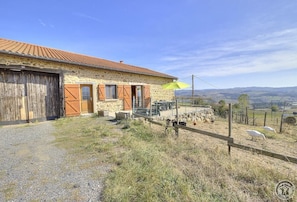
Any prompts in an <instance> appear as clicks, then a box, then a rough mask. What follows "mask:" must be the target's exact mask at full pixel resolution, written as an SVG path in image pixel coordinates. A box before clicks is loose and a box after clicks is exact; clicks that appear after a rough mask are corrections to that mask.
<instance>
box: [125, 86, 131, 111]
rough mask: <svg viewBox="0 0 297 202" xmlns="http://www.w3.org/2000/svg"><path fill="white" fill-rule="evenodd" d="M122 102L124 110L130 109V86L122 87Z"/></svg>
mask: <svg viewBox="0 0 297 202" xmlns="http://www.w3.org/2000/svg"><path fill="white" fill-rule="evenodd" d="M123 98H124V99H123V101H124V110H131V109H132V97H131V86H130V85H124V86H123Z"/></svg>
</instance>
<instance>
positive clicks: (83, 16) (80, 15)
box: [74, 13, 102, 23]
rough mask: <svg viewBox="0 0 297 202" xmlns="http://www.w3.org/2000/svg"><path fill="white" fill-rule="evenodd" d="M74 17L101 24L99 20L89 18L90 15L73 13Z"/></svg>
mask: <svg viewBox="0 0 297 202" xmlns="http://www.w3.org/2000/svg"><path fill="white" fill-rule="evenodd" d="M74 15H76V16H78V17H81V18H85V19H88V20H92V21H96V22H100V23H101V22H102V20H99V19H98V18H96V17H93V16H90V15H86V14H84V13H74Z"/></svg>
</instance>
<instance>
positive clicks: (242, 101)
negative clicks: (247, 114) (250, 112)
mask: <svg viewBox="0 0 297 202" xmlns="http://www.w3.org/2000/svg"><path fill="white" fill-rule="evenodd" d="M238 104H239V107H240V109H241V110H242V111H244V109H245V108H246V107H248V106H249V105H250V102H249V96H248V95H247V94H241V95H240V96H239V97H238Z"/></svg>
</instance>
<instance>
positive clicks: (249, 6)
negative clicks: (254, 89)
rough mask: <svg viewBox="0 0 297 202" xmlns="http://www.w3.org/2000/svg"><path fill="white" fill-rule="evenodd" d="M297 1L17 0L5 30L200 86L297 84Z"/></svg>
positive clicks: (0, 21)
mask: <svg viewBox="0 0 297 202" xmlns="http://www.w3.org/2000/svg"><path fill="white" fill-rule="evenodd" d="M296 10H297V1H295V0H207V1H206V0H204V1H202V0H158V1H157V0H151V1H147V0H114V1H110V0H85V1H73V0H72V1H70V0H50V1H33V0H27V1H22V0H18V1H16V0H10V1H4V2H1V13H0V25H1V29H0V37H1V38H6V39H11V40H17V41H21V42H26V43H32V44H36V45H42V46H46V47H51V48H56V49H61V50H65V51H69V52H75V53H81V54H85V55H90V56H95V57H99V58H104V59H108V60H112V61H120V60H123V61H124V62H125V63H127V64H131V65H136V66H141V67H146V68H150V69H153V70H156V71H160V72H163V73H167V74H170V75H173V76H176V77H178V78H179V80H180V81H183V82H186V83H189V84H191V82H192V75H195V77H194V78H195V80H194V82H195V89H197V90H201V89H211V88H232V87H249V86H261V87H264V86H265V87H284V86H297V11H296Z"/></svg>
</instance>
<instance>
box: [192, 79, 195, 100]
mask: <svg viewBox="0 0 297 202" xmlns="http://www.w3.org/2000/svg"><path fill="white" fill-rule="evenodd" d="M194 91H195V90H194V74H192V105H194Z"/></svg>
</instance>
